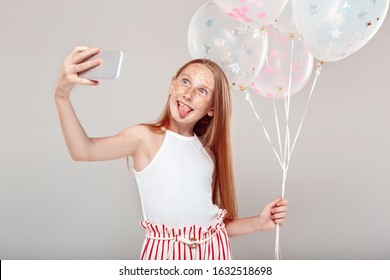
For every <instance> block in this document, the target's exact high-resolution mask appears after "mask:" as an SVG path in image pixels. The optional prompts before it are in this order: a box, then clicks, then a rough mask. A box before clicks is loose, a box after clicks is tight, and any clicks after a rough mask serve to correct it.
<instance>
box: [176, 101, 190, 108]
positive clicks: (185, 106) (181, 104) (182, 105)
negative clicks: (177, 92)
mask: <svg viewBox="0 0 390 280" xmlns="http://www.w3.org/2000/svg"><path fill="white" fill-rule="evenodd" d="M178 103H179V105H180V106H181V107H184V108H189V107H188V106H187V105H184V104H183V103H181V102H178Z"/></svg>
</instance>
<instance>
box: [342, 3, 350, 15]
mask: <svg viewBox="0 0 390 280" xmlns="http://www.w3.org/2000/svg"><path fill="white" fill-rule="evenodd" d="M342 10H343V12H344V13H350V12H351V4H349V3H348V2H344V5H343V8H342Z"/></svg>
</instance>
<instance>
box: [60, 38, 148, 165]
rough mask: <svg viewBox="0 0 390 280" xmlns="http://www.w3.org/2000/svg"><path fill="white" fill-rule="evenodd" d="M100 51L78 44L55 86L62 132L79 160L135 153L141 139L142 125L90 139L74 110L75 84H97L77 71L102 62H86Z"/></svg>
mask: <svg viewBox="0 0 390 280" xmlns="http://www.w3.org/2000/svg"><path fill="white" fill-rule="evenodd" d="M98 52H99V49H98V48H89V47H84V46H81V47H76V48H74V50H73V51H72V52H71V53H70V54H69V55H68V56H67V57H66V58H65V60H64V62H63V64H62V68H61V72H60V74H59V77H58V80H57V83H56V87H55V101H56V106H57V111H58V117H59V120H60V123H61V128H62V133H63V135H64V138H65V142H66V145H67V147H68V150H69V152H70V155H71V157H72V158H73V159H74V160H76V161H97V160H111V159H118V158H121V157H125V156H132V155H133V154H134V152H135V151H136V149H137V147H138V146H139V145H140V142H141V135H142V133H139V132H140V130H142V129H143V128H142V127H140V126H135V127H130V128H127V129H125V130H123V131H122V132H120V133H118V134H117V135H115V136H109V137H102V138H89V137H88V135H87V133H86V132H85V130H84V128H83V127H82V125H81V123H80V121H79V119H78V118H77V115H76V113H75V111H74V109H73V106H72V103H71V100H70V93H71V91H72V88H73V87H74V85H75V84H81V85H90V86H96V85H98V82H97V81H92V80H88V79H84V78H80V77H79V76H78V73H79V72H81V71H84V70H86V69H89V68H92V67H94V66H97V65H99V64H100V61H99V60H97V59H96V60H92V61H88V62H83V61H84V60H85V59H87V58H88V57H90V56H92V55H94V54H96V53H98Z"/></svg>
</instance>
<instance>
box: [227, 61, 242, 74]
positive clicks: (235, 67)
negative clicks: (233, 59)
mask: <svg viewBox="0 0 390 280" xmlns="http://www.w3.org/2000/svg"><path fill="white" fill-rule="evenodd" d="M229 68H230V69H231V71H232V72H233V73H235V74H238V73H239V72H240V70H241V68H240V66H238V63H233V64H230V65H229Z"/></svg>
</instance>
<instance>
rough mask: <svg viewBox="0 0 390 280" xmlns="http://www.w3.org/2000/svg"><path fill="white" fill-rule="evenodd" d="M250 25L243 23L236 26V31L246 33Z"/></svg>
mask: <svg viewBox="0 0 390 280" xmlns="http://www.w3.org/2000/svg"><path fill="white" fill-rule="evenodd" d="M248 29H249V26H248V25H244V24H241V25H240V26H238V27H237V28H236V31H237V32H238V34H239V35H241V34H246V33H247V32H248Z"/></svg>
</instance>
